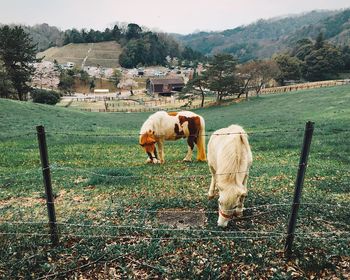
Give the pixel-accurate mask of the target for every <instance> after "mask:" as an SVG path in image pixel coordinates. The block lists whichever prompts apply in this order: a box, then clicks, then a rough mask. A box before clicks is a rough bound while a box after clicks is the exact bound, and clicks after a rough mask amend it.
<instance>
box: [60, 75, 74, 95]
mask: <svg viewBox="0 0 350 280" xmlns="http://www.w3.org/2000/svg"><path fill="white" fill-rule="evenodd" d="M58 88H59V89H60V90H61V91H62V92H63V93H65V94H69V95H71V94H72V93H73V92H74V71H69V70H68V71H62V72H61V74H60V82H59V84H58Z"/></svg>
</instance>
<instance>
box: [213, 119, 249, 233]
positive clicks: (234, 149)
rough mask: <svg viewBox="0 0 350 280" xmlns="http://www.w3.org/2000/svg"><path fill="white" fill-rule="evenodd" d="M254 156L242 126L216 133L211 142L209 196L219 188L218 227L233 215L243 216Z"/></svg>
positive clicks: (230, 127)
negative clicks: (249, 173)
mask: <svg viewBox="0 0 350 280" xmlns="http://www.w3.org/2000/svg"><path fill="white" fill-rule="evenodd" d="M252 162H253V156H252V152H251V150H250V146H249V142H248V136H247V134H246V133H245V131H244V130H243V128H242V127H240V126H238V125H231V126H229V127H227V128H222V129H219V130H217V131H215V132H214V133H213V135H212V136H211V137H210V139H209V143H208V164H209V169H210V172H211V175H212V179H211V184H210V188H209V192H208V196H209V199H211V198H214V192H215V189H216V188H217V189H218V190H219V200H218V202H219V219H218V226H221V227H226V226H227V223H228V221H229V220H231V219H232V218H233V216H237V217H239V216H242V215H243V203H244V199H245V197H246V196H247V181H248V172H249V168H250V166H251V165H252Z"/></svg>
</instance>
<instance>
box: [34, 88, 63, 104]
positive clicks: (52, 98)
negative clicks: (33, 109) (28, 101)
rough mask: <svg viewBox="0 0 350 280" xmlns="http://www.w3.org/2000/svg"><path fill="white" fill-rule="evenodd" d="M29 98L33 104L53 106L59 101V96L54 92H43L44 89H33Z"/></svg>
mask: <svg viewBox="0 0 350 280" xmlns="http://www.w3.org/2000/svg"><path fill="white" fill-rule="evenodd" d="M31 97H32V98H33V102H35V103H42V104H49V105H55V104H56V103H57V102H59V101H60V99H61V96H60V94H59V93H58V92H56V91H51V90H45V89H35V90H33V91H32V92H31Z"/></svg>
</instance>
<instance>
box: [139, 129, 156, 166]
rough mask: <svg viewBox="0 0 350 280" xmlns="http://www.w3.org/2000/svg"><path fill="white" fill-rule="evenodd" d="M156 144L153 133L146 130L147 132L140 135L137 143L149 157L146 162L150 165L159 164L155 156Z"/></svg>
mask: <svg viewBox="0 0 350 280" xmlns="http://www.w3.org/2000/svg"><path fill="white" fill-rule="evenodd" d="M156 142H157V141H156V137H155V135H154V131H152V130H148V131H147V132H145V133H143V134H141V135H140V140H139V143H140V145H141V147H142V148H143V149H144V150H145V152H146V153H147V155H148V157H149V159H148V160H147V162H150V163H158V162H159V160H158V155H157V148H156Z"/></svg>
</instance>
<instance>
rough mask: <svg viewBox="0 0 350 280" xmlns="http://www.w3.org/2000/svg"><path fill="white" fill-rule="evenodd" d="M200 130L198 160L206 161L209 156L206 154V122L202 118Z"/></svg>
mask: <svg viewBox="0 0 350 280" xmlns="http://www.w3.org/2000/svg"><path fill="white" fill-rule="evenodd" d="M200 120H201V121H200V128H199V133H198V134H199V135H198V138H197V160H199V161H206V160H207V156H206V154H205V122H204V119H203V118H202V117H200Z"/></svg>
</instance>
